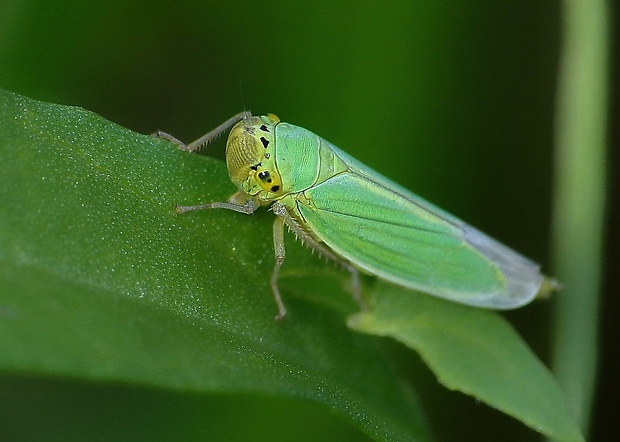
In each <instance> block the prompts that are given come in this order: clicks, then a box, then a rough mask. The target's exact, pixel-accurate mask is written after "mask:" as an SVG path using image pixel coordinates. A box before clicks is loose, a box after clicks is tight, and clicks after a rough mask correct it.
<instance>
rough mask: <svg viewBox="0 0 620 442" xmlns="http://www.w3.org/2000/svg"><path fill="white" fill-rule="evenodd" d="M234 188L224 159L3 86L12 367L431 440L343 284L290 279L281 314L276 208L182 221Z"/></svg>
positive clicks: (2, 236)
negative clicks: (277, 408) (329, 418)
mask: <svg viewBox="0 0 620 442" xmlns="http://www.w3.org/2000/svg"><path fill="white" fill-rule="evenodd" d="M233 191H234V189H233V187H232V185H231V184H230V181H229V179H228V176H227V174H226V170H225V167H224V165H223V163H221V162H219V161H215V160H212V159H209V158H206V157H204V156H197V155H191V154H187V153H184V152H181V151H179V150H177V149H175V148H174V146H172V145H171V144H170V143H167V142H164V141H161V140H156V139H153V138H151V137H149V136H144V135H139V134H136V133H133V132H131V131H128V130H126V129H124V128H122V127H119V126H117V125H115V124H113V123H110V122H109V121H106V120H105V119H103V118H101V117H99V116H97V115H94V114H93V113H90V112H87V111H84V110H82V109H79V108H75V107H66V106H60V105H54V104H46V103H41V102H36V101H33V100H30V99H27V98H23V97H20V96H18V95H15V94H12V93H9V92H6V91H0V343H1V344H0V346H1V350H0V371H2V372H5V373H20V374H22V373H24V374H34V375H44V376H50V375H54V376H62V377H71V378H79V379H88V380H98V381H106V382H120V383H127V384H133V385H146V386H157V387H162V388H168V389H175V390H178V391H195V392H229V393H259V394H264V395H269V396H280V397H290V398H301V399H305V400H310V401H314V402H317V403H320V404H324V405H326V406H327V407H329V408H330V409H331V410H333V411H334V412H335V413H338V414H340V415H342V416H344V417H345V418H346V419H348V420H349V421H350V422H351V423H352V424H354V425H355V426H357V427H358V428H360V429H361V430H362V431H364V432H365V433H367V434H368V435H370V436H372V437H374V438H376V439H378V440H417V441H426V440H429V437H430V436H429V432H428V429H427V427H426V424H425V422H424V418H423V414H422V411H421V410H420V408H419V406H418V405H417V402H416V399H415V396H414V394H413V392H412V391H410V389H409V388H407V387H404V386H403V384H402V382H401V381H400V380H399V379H398V377H397V376H396V375H395V374H394V370H393V369H392V366H391V363H390V361H388V360H387V359H386V357H385V355H384V352H383V351H382V349H381V347H380V345H378V344H379V342H378V341H377V340H374V339H372V338H369V337H368V336H363V335H360V334H358V333H355V332H353V331H351V330H350V329H348V328H347V327H346V325H345V321H344V317H345V315H346V313H347V312H351V311H353V309H354V308H355V307H354V306H353V304H352V303H351V302H350V301H349V300H348V298H347V295H346V293H343V292H342V290H340V289H339V287H338V284H334V280H331V281H330V284H329V287H330V292H328V293H321V292H322V291H319V290H317V289H316V287H311V288H310V289H308V290H306V289H304V290H298V289H297V287H296V284H294V283H291V281H292V278H288V280H289V281H288V282H286V281H283V285H282V287H283V289H284V295H285V301H286V303H287V306H288V308H289V316H288V317H287V319H286V320H285V321H284V322H283V323H277V322H276V321H274V319H273V317H274V314H275V313H276V308H275V304H274V302H273V299H272V294H271V290H270V288H269V277H270V275H271V271H272V267H273V250H272V247H273V246H272V240H271V223H272V220H273V215H271V214H269V213H267V212H266V211H261V213H260V214H257V215H254V216H242V215H240V214H237V213H233V212H229V211H208V212H206V211H204V212H196V213H191V214H187V215H184V216H176V215H175V204H176V203H181V204H194V203H199V202H208V201H222V200H225V199H226V198H227V197H228V196H229V195H230V194H231V193H232V192H233ZM289 243H290V241H289ZM295 247H298V246H293V250H294V248H295ZM294 255H295V253H292V262H293V263H294V261H295V259H296V258H295V256H294ZM306 255H309V254H304V256H306ZM302 259H308V258H305V257H304V258H302ZM310 263H311V264H310V265H314V266H315V267H316V266H317V263H316V262H314V261H310ZM323 267H325V266H324V265H322V264H321V265H320V266H319V268H323ZM319 279H320V278H319ZM328 280H329V278H328ZM334 286H336V288H334ZM313 294H314V295H313ZM309 296H310V297H311V298H309Z"/></svg>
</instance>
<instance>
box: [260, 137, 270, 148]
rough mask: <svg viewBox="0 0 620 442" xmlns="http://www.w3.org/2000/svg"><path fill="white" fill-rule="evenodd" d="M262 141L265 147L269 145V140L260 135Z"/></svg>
mask: <svg viewBox="0 0 620 442" xmlns="http://www.w3.org/2000/svg"><path fill="white" fill-rule="evenodd" d="M260 142H261V143H263V147H264V148H265V149H267V146H269V140H268V139H267V138H265V137H260Z"/></svg>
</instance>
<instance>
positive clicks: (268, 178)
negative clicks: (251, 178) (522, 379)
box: [258, 170, 271, 183]
mask: <svg viewBox="0 0 620 442" xmlns="http://www.w3.org/2000/svg"><path fill="white" fill-rule="evenodd" d="M258 179H259V180H261V181H267V182H268V183H270V182H271V175H270V174H269V172H267V171H266V170H263V171H261V172H258Z"/></svg>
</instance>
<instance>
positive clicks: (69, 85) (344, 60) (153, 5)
mask: <svg viewBox="0 0 620 442" xmlns="http://www.w3.org/2000/svg"><path fill="white" fill-rule="evenodd" d="M560 24H561V17H560V4H559V3H558V2H525V3H524V2H521V1H518V0H508V1H504V2H497V3H492V2H482V1H476V0H466V1H459V2H456V1H455V2H437V1H404V0H399V1H391V2H367V1H361V2H354V1H342V2H328V1H323V2H292V1H288V2H281V1H271V2H261V1H253V2H250V1H243V0H240V1H237V2H212V1H200V2H199V1H190V0H179V1H176V2H163V1H149V2H145V1H134V2H127V1H118V0H108V1H107V2H98V1H93V0H82V1H79V2H77V1H68V0H57V1H53V2H50V1H44V0H3V2H2V3H1V4H0V87H2V88H5V89H8V90H11V91H13V92H17V93H20V94H23V95H26V96H29V97H32V98H35V99H39V100H45V101H51V102H57V103H63V104H71V105H77V106H81V107H84V108H87V109H90V110H92V111H95V112H97V113H99V114H101V115H102V116H104V117H106V118H108V119H110V120H112V121H114V122H116V123H119V124H121V125H123V126H125V127H127V128H130V129H132V130H135V131H137V132H141V133H150V132H152V131H153V130H155V129H161V130H164V131H167V132H170V133H172V134H174V135H176V136H177V137H179V138H180V139H182V140H184V141H191V140H193V139H195V138H197V137H198V136H200V135H202V134H204V133H205V132H207V131H208V130H210V129H211V128H212V127H214V126H215V125H217V124H219V123H220V122H222V121H224V120H225V119H227V118H228V117H230V116H232V115H233V114H235V113H237V112H239V111H240V110H243V109H248V110H251V111H253V112H254V113H265V112H272V113H276V114H277V115H278V116H279V117H280V118H281V119H282V120H284V121H288V122H291V123H294V124H297V125H300V126H303V127H306V128H308V129H310V130H312V131H314V132H315V133H317V134H319V135H320V136H322V137H324V138H326V139H328V140H329V141H331V142H333V143H334V144H336V145H337V146H339V147H341V148H342V149H344V150H346V151H348V152H349V153H351V154H352V155H354V156H355V157H357V158H359V159H360V160H362V161H363V162H365V163H366V164H369V165H371V166H372V167H373V168H374V169H376V170H378V171H380V172H381V173H383V174H385V175H387V176H388V177H390V178H393V179H394V180H395V181H397V182H399V183H401V184H403V185H405V186H406V187H408V188H410V189H412V190H413V191H414V192H416V193H418V194H419V195H421V196H423V197H425V198H426V199H429V200H431V201H433V202H435V203H436V204H438V205H439V206H441V207H443V208H445V209H447V210H448V211H450V212H452V213H454V214H456V215H457V216H459V217H461V218H463V219H464V220H466V221H468V222H470V223H472V224H473V225H476V226H477V227H479V228H480V229H481V230H483V231H485V232H487V233H489V234H490V235H491V236H493V237H496V238H498V239H500V240H501V241H502V242H505V243H506V244H508V245H510V246H511V247H513V248H515V249H516V250H518V251H519V252H522V253H523V254H524V255H526V256H529V257H531V258H532V259H534V260H536V261H538V262H541V263H543V267H544V268H545V269H547V270H549V263H550V257H549V253H550V246H549V238H550V217H551V212H550V211H551V209H550V208H551V197H552V193H551V191H552V178H553V165H552V155H553V150H552V149H553V145H552V143H553V123H554V105H555V101H554V100H555V90H556V89H555V88H556V74H557V69H558V58H559V47H560ZM209 154H212V155H215V156H219V157H223V142H221V141H220V142H219V143H216V144H215V145H214V148H213V150H212V151H211V152H210V153H209ZM550 310H551V307H550V305H549V304H547V303H537V304H535V305H533V306H531V307H528V308H527V309H525V310H523V311H517V312H511V313H509V314H507V316H508V317H509V319H511V321H513V323H514V324H515V325H516V326H517V328H518V329H519V331H520V333H521V334H522V335H523V336H524V337H525V339H526V340H527V341H528V343H529V344H530V345H531V346H532V348H533V349H534V350H535V351H536V352H537V353H538V355H539V356H540V357H541V358H542V359H543V360H545V361H548V359H549V353H550V351H551V350H550V348H549V333H550V332H549V330H550V326H549V323H550ZM387 345H388V346H390V345H391V344H387ZM393 347H394V348H393V349H392V351H393V352H394V353H395V357H396V359H397V360H398V361H400V363H402V364H403V365H404V364H415V365H416V366H419V365H421V364H420V363H419V361H418V360H417V358H416V356H415V355H412V354H410V353H409V352H403V351H401V349H400V347H398V346H396V345H393ZM419 370H423V368H421V367H420V369H419ZM419 376H421V378H419V377H418V378H416V387H417V388H420V389H421V390H422V393H424V394H426V397H428V401H429V404H430V409H431V411H433V412H434V413H433V414H432V415H431V416H430V418H431V420H432V421H433V422H434V424H435V425H434V429H435V431H436V432H437V436H438V438H439V439H440V440H454V439H455V438H457V437H458V439H459V440H470V439H471V440H478V437H479V436H480V428H484V433H485V435H486V436H488V437H489V439H488V440H499V439H501V440H536V439H538V436H537V435H536V434H535V433H534V432H532V431H530V430H528V429H526V428H525V427H524V426H522V425H521V424H519V423H517V422H515V421H512V420H511V419H510V418H507V417H504V416H503V415H501V414H500V413H498V412H495V411H494V410H489V409H487V408H486V407H484V406H482V405H479V404H477V403H476V402H475V401H474V400H473V399H471V398H465V397H464V396H460V395H457V394H453V393H449V392H447V391H445V390H443V389H442V388H441V387H439V386H438V385H436V382H435V380H434V378H433V377H432V376H431V375H430V374H428V373H427V372H424V371H422V374H421V375H419ZM446 422H458V425H456V424H455V425H454V427H452V425H446ZM248 434H251V437H248ZM494 435H495V436H496V437H494ZM318 438H323V439H332V440H365V436H363V435H361V434H360V433H358V432H357V431H356V430H354V429H351V428H349V427H348V425H347V424H345V423H344V422H342V421H341V420H340V419H339V418H337V417H334V416H332V415H330V414H329V412H327V411H325V410H323V409H322V408H320V407H318V406H315V405H312V404H305V403H299V402H292V401H284V400H279V399H277V398H262V397H249V396H239V397H229V396H226V397H204V396H193V395H185V394H179V393H174V392H158V391H150V390H142V389H137V388H132V387H124V386H107V385H89V384H81V383H74V382H71V381H69V380H41V379H29V378H28V377H23V378H22V377H14V376H10V377H4V378H3V379H2V381H1V382H0V440H102V441H104V440H105V441H107V440H170V439H182V440H205V439H212V440H224V439H225V440H248V439H252V440H274V439H278V440H297V441H301V440H316V439H318Z"/></svg>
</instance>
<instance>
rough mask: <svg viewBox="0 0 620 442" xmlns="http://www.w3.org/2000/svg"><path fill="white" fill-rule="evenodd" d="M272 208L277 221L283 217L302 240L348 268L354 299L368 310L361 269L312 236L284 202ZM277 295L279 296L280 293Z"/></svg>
mask: <svg viewBox="0 0 620 442" xmlns="http://www.w3.org/2000/svg"><path fill="white" fill-rule="evenodd" d="M271 210H272V211H273V213H275V214H276V215H278V218H276V221H277V220H278V219H282V220H283V221H284V223H286V225H287V226H288V228H289V229H291V231H292V232H293V233H294V234H295V236H296V237H297V238H298V239H300V240H301V242H303V243H304V244H306V245H307V246H308V247H310V248H312V249H314V250H316V251H317V252H319V254H321V255H323V256H325V257H326V258H328V259H331V260H332V261H334V262H336V263H337V264H340V265H341V266H342V267H344V268H345V269H347V270H348V271H349V273H351V279H352V283H353V299H355V301H356V302H357V303H358V304H359V306H360V308H361V309H362V311H367V310H368V307H367V306H366V303H365V302H364V298H363V297H362V286H361V284H360V277H359V271H358V270H357V268H356V267H355V266H353V265H351V264H350V263H349V262H347V261H345V260H343V259H342V258H340V257H339V256H337V255H336V254H334V253H333V252H332V251H331V250H330V249H329V248H327V246H325V245H324V244H322V243H320V242H318V241H317V240H315V239H314V238H313V237H312V236H310V234H309V233H308V232H306V231H305V230H304V229H303V228H302V227H301V226H300V225H299V223H298V222H297V221H296V220H295V218H293V217H292V216H291V214H290V213H288V210H286V207H285V206H284V205H283V204H280V203H277V202H276V203H274V204H273V205H272V206H271ZM281 235H282V248H283V251H282V253H284V232H282V233H281ZM274 242H275V226H274ZM276 256H277V251H276ZM282 260H284V258H282ZM281 265H282V264H281V263H280V265H278V264H277V263H276V267H277V269H278V271H279V270H280V266H281ZM272 279H273V278H272ZM272 288H273V281H272ZM277 296H279V294H278V295H277ZM276 301H277V300H276Z"/></svg>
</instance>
